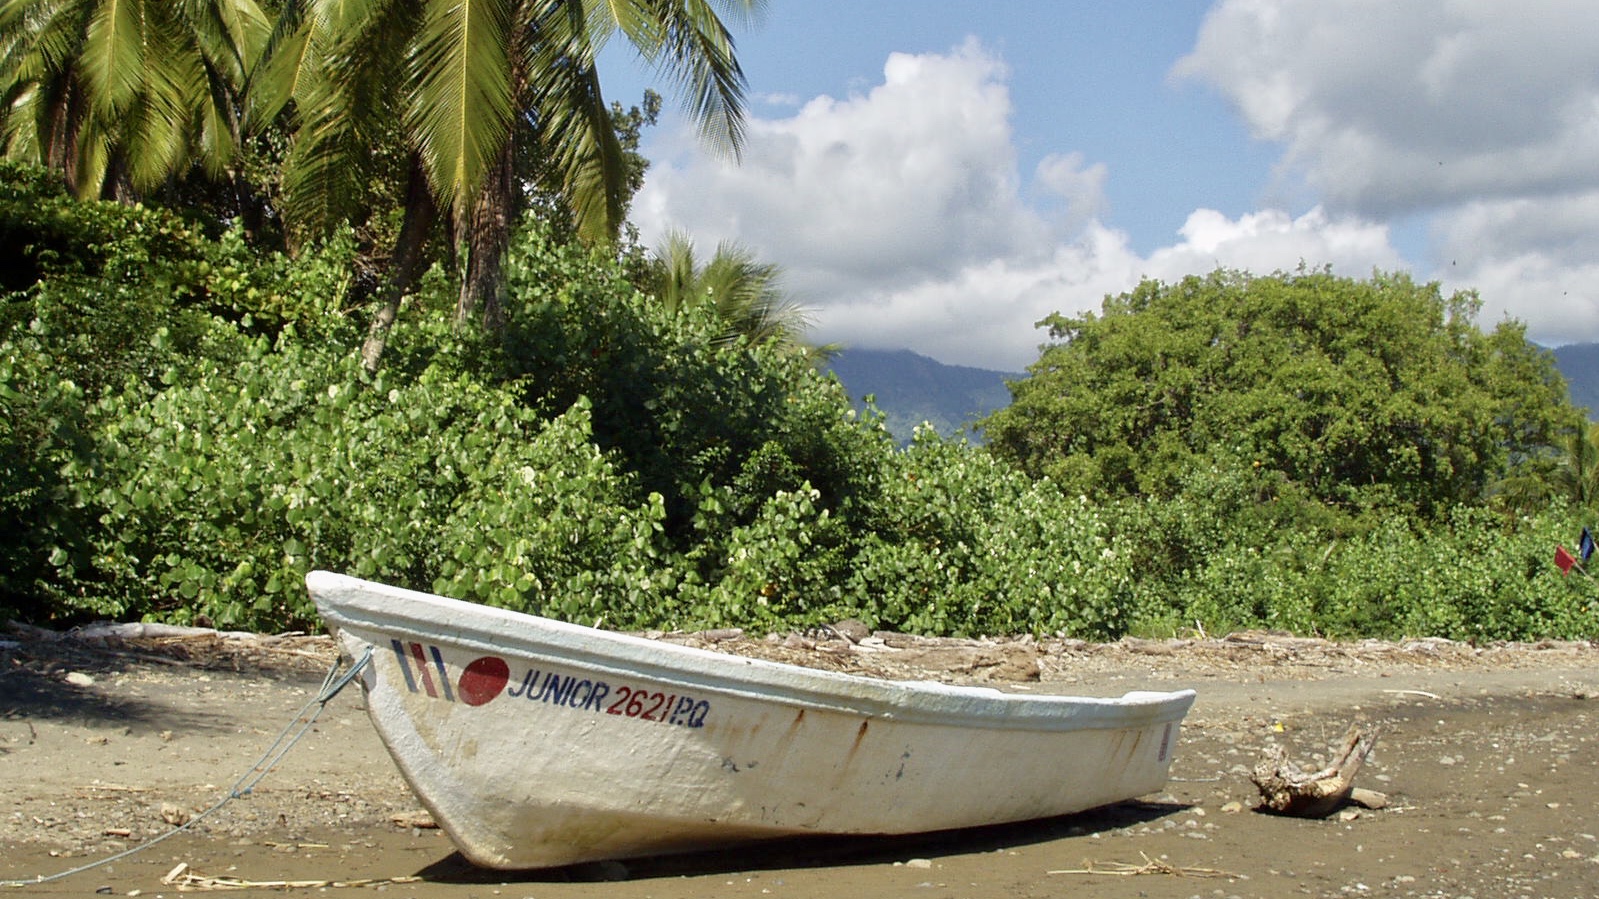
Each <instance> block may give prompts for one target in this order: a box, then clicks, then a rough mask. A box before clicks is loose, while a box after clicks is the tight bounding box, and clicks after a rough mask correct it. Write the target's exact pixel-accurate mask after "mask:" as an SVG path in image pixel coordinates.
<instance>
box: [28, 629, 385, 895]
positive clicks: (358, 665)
mask: <svg viewBox="0 0 1599 899" xmlns="http://www.w3.org/2000/svg"><path fill="white" fill-rule="evenodd" d="M371 661H372V647H370V646H368V647H367V648H366V652H365V653H363V654H362V655H361V658H359V659H357V660H355V662H354V663H352V664H351V665H350V667H349V668H348V669H347V670H341V669H342V668H343V664H344V662H343V659H338V660H335V661H334V663H333V666H332V667H331V668H329V669H328V673H327V676H326V677H324V678H323V679H322V687H321V689H319V690H318V691H317V693H316V695H315V696H314V697H312V698H311V700H310V701H308V702H307V703H306V704H305V705H303V706H301V707H300V710H299V711H298V712H296V713H295V716H294V718H293V719H292V720H291V721H290V722H289V723H288V724H287V725H286V726H285V727H284V728H283V730H281V731H279V732H278V736H277V739H275V740H273V741H272V745H271V746H269V747H267V750H266V752H263V753H262V754H261V757H260V758H258V759H256V761H255V764H253V765H251V766H250V770H249V771H246V772H245V773H244V774H243V775H242V776H240V777H239V779H238V780H237V781H235V782H234V784H233V786H232V788H230V789H229V790H228V792H227V793H225V794H224V795H223V796H222V798H221V799H219V800H217V802H216V804H214V805H212V806H211V807H210V808H208V809H206V810H205V811H203V812H200V813H199V814H197V815H195V816H194V817H193V818H190V819H189V820H187V821H185V822H183V823H182V824H180V825H178V826H177V827H174V828H172V829H171V830H169V831H167V832H166V833H163V834H161V835H159V836H157V837H154V838H152V839H150V840H147V841H145V842H143V843H140V844H139V845H137V846H134V847H133V848H131V849H124V850H123V851H121V852H118V853H117V854H115V855H111V856H108V857H106V858H102V859H99V860H98V861H93V862H90V863H89V864H86V865H79V866H78V867H76V868H72V869H71V870H67V871H62V872H60V873H57V874H51V875H48V876H46V875H40V876H39V877H37V878H35V879H33V880H0V887H23V886H30V885H32V884H39V883H51V882H53V881H57V880H61V879H63V878H66V877H71V876H73V875H75V874H82V873H83V872H85V871H92V870H94V869H95V868H99V867H101V866H104V865H109V864H111V863H112V862H117V861H121V860H122V859H125V858H127V857H129V856H131V855H136V854H138V853H140V852H143V851H145V850H146V849H149V848H150V847H152V846H155V845H157V844H159V843H162V842H165V841H166V840H168V839H171V838H172V837H175V836H177V835H178V834H180V833H183V832H185V831H187V830H189V829H190V828H192V827H194V826H195V825H196V824H199V823H200V822H201V821H204V820H205V819H206V818H208V817H210V816H211V815H213V814H215V813H216V812H218V811H221V810H222V808H223V807H224V806H226V805H227V804H228V803H230V802H232V801H233V800H235V799H239V798H241V797H244V796H248V795H250V793H251V791H253V790H254V789H255V785H256V784H258V783H260V782H261V780H262V778H264V777H266V776H267V774H268V773H269V772H271V771H272V769H273V768H275V767H277V764H278V763H279V762H281V761H283V757H284V756H286V755H288V754H289V750H291V749H293V748H294V746H295V744H297V743H299V742H300V740H301V738H303V737H304V736H305V735H306V734H307V733H309V732H310V730H311V726H312V725H314V724H316V721H317V719H318V718H320V717H321V716H322V712H323V711H325V710H326V709H327V706H328V703H329V702H331V701H332V700H333V697H335V696H337V695H339V692H340V691H342V690H343V689H344V688H345V687H347V686H349V685H350V682H351V681H353V680H355V678H356V676H357V675H359V674H360V673H361V669H363V668H365V667H366V666H367V664H368V663H369V662H371ZM313 707H314V708H313ZM307 715H309V717H307Z"/></svg>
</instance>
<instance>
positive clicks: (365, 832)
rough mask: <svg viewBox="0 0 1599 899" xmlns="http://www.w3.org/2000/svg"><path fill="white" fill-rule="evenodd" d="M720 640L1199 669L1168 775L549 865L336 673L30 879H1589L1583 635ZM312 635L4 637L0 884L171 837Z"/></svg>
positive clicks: (1270, 882)
mask: <svg viewBox="0 0 1599 899" xmlns="http://www.w3.org/2000/svg"><path fill="white" fill-rule="evenodd" d="M666 638H667V639H675V640H679V641H681V642H690V643H698V644H701V645H714V646H717V647H718V648H721V649H724V650H726V651H733V652H740V653H744V654H753V655H762V656H765V657H769V658H776V659H779V660H783V661H791V662H797V663H801V664H811V665H815V666H819V667H830V668H834V669H839V670H851V671H856V672H858V673H863V674H868V675H872V676H893V677H932V678H937V679H943V680H948V681H956V682H980V683H989V684H1001V685H1004V686H1007V687H1009V688H1013V689H1027V690H1038V691H1051V692H1067V693H1078V694H1085V695H1119V694H1120V693H1123V692H1125V691H1127V690H1132V689H1146V688H1150V689H1170V688H1178V687H1193V688H1194V689H1196V690H1198V692H1199V700H1198V702H1197V704H1196V705H1195V708H1194V711H1193V712H1192V713H1191V714H1190V716H1189V718H1188V720H1187V722H1186V724H1185V727H1184V731H1183V735H1182V740H1181V742H1180V745H1179V749H1178V752H1177V755H1176V761H1175V763H1174V765H1173V768H1172V780H1171V782H1170V783H1169V784H1168V787H1167V789H1166V790H1164V791H1162V792H1160V793H1157V794H1153V795H1150V796H1145V797H1140V798H1139V799H1137V800H1135V801H1130V802H1125V803H1120V804H1118V805H1114V806H1111V807H1108V808H1104V809H1099V810H1096V811H1093V812H1088V813H1084V814H1079V815H1072V816H1067V817H1063V818H1056V819H1050V820H1046V821H1035V822H1028V823H1024V824H1014V825H1006V826H1002V827H994V828H984V829H979V830H968V831H959V832H952V833H941V834H932V835H926V836H917V837H900V838H891V839H847V840H846V839H833V838H823V839H816V840H801V841H792V842H783V843H777V844H770V845H766V846H762V847H759V848H756V849H750V848H739V849H729V850H727V851H722V852H714V853H703V854H697V855H690V856H680V857H672V858H660V859H643V860H629V861H625V862H620V863H601V864H592V865H584V866H579V867H575V868H563V869H555V870H547V871H534V872H519V873H515V874H507V873H505V872H490V871H482V870H478V869H475V868H472V867H471V866H470V865H468V864H467V863H465V862H464V861H463V860H461V858H460V857H459V856H457V855H456V854H455V853H454V851H453V849H452V847H451V845H450V842H449V840H448V839H447V838H446V837H445V836H444V835H443V834H442V833H441V832H440V831H438V830H437V829H435V828H433V827H431V826H430V825H431V822H430V820H429V819H428V817H427V815H426V813H425V811H424V810H422V809H421V808H420V806H419V805H418V804H417V803H416V801H415V800H414V799H413V798H412V796H411V794H410V792H409V790H408V789H407V787H406V786H405V784H404V783H403V782H402V781H401V779H400V778H399V775H398V774H397V773H396V771H395V769H394V767H393V765H392V763H391V762H390V760H389V758H388V755H387V753H386V752H385V750H384V749H383V747H382V745H381V744H380V743H379V741H378V739H377V737H376V735H375V734H374V733H373V731H372V729H371V727H370V725H369V724H368V722H367V720H366V716H365V713H364V711H363V709H362V697H361V695H360V692H359V690H358V689H357V688H356V687H351V688H349V689H347V690H345V691H343V692H342V693H340V694H339V695H338V696H337V697H335V698H334V699H333V700H332V701H331V702H329V703H328V705H327V708H326V709H325V710H324V711H323V712H322V715H321V717H320V718H319V719H318V721H317V723H316V725H315V726H314V727H313V728H312V729H311V730H310V731H309V732H308V733H307V734H306V735H305V737H304V738H303V739H302V740H301V741H300V742H299V743H297V744H296V745H294V746H293V748H292V749H290V750H289V752H288V753H287V755H286V756H284V758H283V760H282V762H281V763H280V764H279V765H277V767H276V768H275V769H274V770H272V771H271V772H270V773H269V774H268V775H267V776H266V777H265V778H263V779H262V780H261V781H260V782H259V784H258V785H256V786H255V788H254V789H253V790H252V791H251V792H250V793H249V794H248V795H244V796H241V797H239V798H237V799H234V800H232V801H229V802H227V803H226V804H225V805H223V807H222V808H220V809H218V810H216V811H214V812H211V813H210V814H208V815H205V816H204V817H203V819H202V820H200V821H199V822H198V823H197V824H193V825H190V826H189V828H188V829H186V830H183V831H182V832H181V833H179V834H177V835H175V836H172V837H170V838H168V839H165V840H164V841H163V842H161V843H159V844H158V845H156V846H154V847H152V848H150V849H147V850H145V851H143V852H141V853H139V854H137V855H134V856H131V857H128V858H125V859H121V860H118V861H115V862H113V863H111V864H109V865H105V866H101V867H96V868H93V869H91V870H88V871H84V872H82V873H78V874H73V875H71V876H69V877H65V878H62V879H59V880H54V881H51V882H48V883H34V884H31V885H28V886H25V887H16V888H14V889H15V890H16V892H17V894H18V895H26V894H30V893H31V894H40V895H52V896H66V895H72V896H82V895H88V894H95V893H99V894H109V895H123V896H165V895H169V894H173V893H176V892H180V891H220V890H222V889H224V888H240V889H242V890H243V891H244V892H246V893H266V892H273V893H282V892H284V891H285V890H288V891H291V892H298V893H307V894H308V893H312V892H317V893H326V892H337V891H343V892H351V891H363V890H371V891H377V892H382V893H384V894H386V895H388V896H394V897H437V899H446V897H450V899H454V897H462V899H464V897H485V899H486V897H499V896H503V897H512V899H527V897H537V899H546V897H550V899H560V897H599V896H605V897H623V899H627V897H659V899H670V897H690V896H708V895H714V896H718V897H729V899H731V897H746V896H748V897H764V896H774V897H782V896H791V897H800V899H805V897H828V899H832V897H836V896H852V895H863V896H864V895H870V896H885V897H887V896H908V897H927V899H933V897H1034V896H1037V897H1044V896H1061V895H1072V896H1080V897H1112V896H1115V897H1126V896H1149V897H1191V896H1198V897H1229V896H1238V897H1248V896H1296V895H1303V896H1358V895H1375V896H1437V897H1444V896H1448V897H1462V896H1477V897H1490V896H1492V897H1501V896H1550V897H1566V896H1570V897H1577V896H1585V897H1586V896H1592V895H1594V893H1595V890H1596V888H1599V810H1596V807H1595V803H1594V802H1593V799H1592V794H1591V793H1590V792H1589V789H1590V787H1591V785H1592V783H1593V781H1594V771H1595V770H1596V769H1599V736H1596V729H1599V705H1596V702H1595V698H1596V697H1599V649H1595V648H1594V647H1593V646H1592V645H1590V644H1587V643H1550V644H1537V645H1512V646H1487V647H1473V646H1468V645H1465V644H1458V643H1449V642H1445V641H1412V642H1403V643H1379V642H1362V643H1355V644H1345V643H1332V642H1328V641H1321V640H1311V639H1298V638H1291V637H1285V636H1281V635H1271V634H1248V635H1235V636H1233V637H1230V638H1225V639H1210V638H1206V639H1194V640H1171V641H1148V640H1131V639H1130V640H1124V641H1122V642H1120V643H1116V644H1109V645H1092V644H1083V643H1077V642H1072V641H1043V642H1034V641H1031V640H1001V641H934V640H917V639H914V638H896V637H894V636H893V635H886V637H885V636H884V635H880V636H879V637H878V638H870V639H867V640H866V641H864V642H863V643H862V644H861V645H851V644H850V643H849V642H848V641H842V640H838V639H833V638H832V635H821V636H818V635H810V636H791V637H788V638H786V639H783V640H752V639H749V638H745V637H742V636H739V635H736V634H712V635H677V636H668V637H666ZM333 658H334V655H333V648H332V643H331V641H330V640H328V639H326V638H323V637H315V636H287V637H249V636H244V635H232V636H230V635H218V634H211V635H206V634H200V635H194V634H189V635H184V636H179V637H153V638H129V637H125V636H117V637H99V638H85V637H84V636H82V635H77V636H71V635H60V634H49V633H45V632H38V631H31V630H26V629H24V630H19V631H17V632H16V633H13V634H10V635H6V636H4V637H0V772H3V777H0V879H10V880H34V879H36V878H38V877H40V876H48V875H53V874H56V873H58V872H62V871H67V870H71V869H73V868H76V867H78V866H80V865H83V864H86V863H89V862H92V861H94V860H96V859H99V858H103V857H106V856H109V855H112V854H115V853H117V852H119V851H122V850H124V849H126V848H129V847H131V846H134V845H137V844H140V843H142V842H144V841H146V840H149V839H152V838H155V837H157V836H160V835H162V834H166V833H169V832H171V831H173V830H174V828H175V827H178V826H180V825H182V824H183V823H184V822H186V821H188V820H190V819H192V818H193V817H195V816H196V815H200V814H202V813H204V812H205V811H206V810H207V809H210V808H212V807H213V806H214V805H216V804H217V803H218V802H219V801H220V800H221V799H222V798H223V797H225V796H226V795H227V794H228V792H229V791H230V789H231V788H232V787H233V786H234V785H235V784H236V783H238V782H239V781H240V778H241V777H243V776H245V775H246V774H247V773H248V772H249V771H250V769H251V767H252V765H255V764H256V763H257V762H258V761H259V759H260V758H261V757H262V754H263V753H264V752H266V751H267V749H268V748H269V745H270V744H271V743H272V741H273V739H274V737H276V736H277V735H278V734H279V732H280V731H281V730H282V729H283V728H284V727H285V726H286V725H288V724H289V723H290V722H291V721H293V720H294V719H295V716H296V713H297V712H298V711H299V710H300V709H301V708H302V707H303V706H304V705H305V703H306V702H307V701H308V700H309V699H311V698H312V697H313V696H315V694H316V692H317V690H318V688H319V686H320V685H321V682H322V678H323V674H324V673H325V671H326V670H327V667H328V666H329V665H330V664H331V663H332V661H333ZM1351 724H1359V725H1361V726H1362V727H1365V728H1377V729H1379V730H1380V737H1379V739H1378V744H1377V747H1376V750H1375V752H1374V753H1373V754H1372V756H1371V758H1370V759H1369V761H1368V762H1367V765H1366V767H1365V769H1364V770H1363V771H1362V772H1361V775H1360V780H1359V784H1360V786H1362V787H1367V788H1370V789H1373V790H1379V791H1382V792H1384V793H1386V794H1388V796H1389V799H1390V802H1389V804H1388V806H1387V807H1386V808H1383V809H1380V810H1371V809H1364V808H1360V807H1355V806H1351V807H1348V808H1345V809H1344V810H1343V811H1341V812H1340V813H1338V814H1336V815H1334V816H1332V817H1330V818H1326V819H1320V820H1304V819H1296V818H1285V817H1280V816H1276V815H1270V814H1265V813H1262V812H1260V811H1257V810H1256V806H1257V805H1258V802H1259V793H1258V791H1257V790H1256V788H1255V786H1254V785H1253V783H1252V782H1251V781H1250V778H1249V772H1250V770H1251V769H1252V768H1253V767H1254V766H1255V764H1257V763H1258V762H1260V761H1261V760H1262V759H1264V758H1266V757H1267V755H1268V753H1269V752H1270V749H1271V747H1273V746H1277V745H1281V746H1283V747H1285V748H1287V749H1288V750H1289V752H1290V755H1291V756H1292V757H1293V758H1295V759H1296V760H1299V761H1301V762H1302V763H1304V764H1306V765H1314V764H1316V763H1318V761H1321V760H1324V758H1325V754H1326V753H1327V752H1328V751H1329V750H1330V749H1332V748H1333V747H1334V746H1335V745H1336V744H1337V743H1338V742H1339V739H1340V738H1341V737H1342V735H1343V733H1344V731H1345V729H1346V728H1347V727H1348V726H1349V725H1351Z"/></svg>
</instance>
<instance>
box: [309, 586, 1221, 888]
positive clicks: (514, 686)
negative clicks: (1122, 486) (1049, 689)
mask: <svg viewBox="0 0 1599 899" xmlns="http://www.w3.org/2000/svg"><path fill="white" fill-rule="evenodd" d="M307 584H308V586H309V588H310V591H311V595H312V597H313V599H314V600H315V601H316V603H317V606H318V608H319V609H320V610H321V612H322V614H323V616H324V619H325V620H326V621H327V623H328V624H329V626H330V627H331V628H332V629H333V630H334V631H335V633H336V634H337V636H338V638H339V640H340V641H341V643H342V646H343V648H344V650H345V651H346V652H348V653H350V654H352V655H357V656H358V655H360V654H363V653H364V652H365V651H366V650H367V648H368V647H370V648H371V650H372V653H373V655H372V661H371V663H370V664H369V665H367V666H366V668H365V669H364V670H363V671H362V675H361V679H362V685H363V687H364V688H365V690H366V693H367V700H368V712H369V714H370V716H371V718H372V721H373V724H374V725H375V727H376V728H377V730H378V732H379V735H380V736H381V737H382V739H383V742H384V744H385V745H386V746H387V747H388V749H389V752H390V754H391V755H392V756H393V757H394V760H395V762H396V764H397V765H398V767H399V769H400V771H401V773H402V774H403V775H404V777H405V779H406V781H407V782H408V783H409V784H410V785H411V787H412V789H413V790H414V791H415V792H416V794H417V796H418V798H419V799H421V801H422V803H423V804H424V805H425V806H427V808H428V809H429V810H430V811H431V812H432V813H433V815H434V818H435V819H436V820H437V821H438V823H439V825H440V826H441V827H442V828H444V830H445V831H446V832H447V833H448V834H449V836H450V837H451V839H452V840H453V841H454V842H455V844H456V846H457V848H459V849H460V851H461V853H462V854H463V855H465V856H466V857H467V858H468V859H470V860H471V861H472V862H474V863H476V864H479V865H483V866H486V867H492V868H504V869H522V868H537V867H548V866H554V865H564V864H571V863H575V862H582V861H592V860H598V859H608V858H626V857H635V856H641V855H656V854H663V853H670V852H682V851H691V850H697V849H707V848H722V847H726V846H728V845H733V844H737V843H740V842H745V841H753V840H760V839H769V838H775V837H784V836H793V835H799V834H896V833H911V832H923V831H934V830H945V829H951V828H959V827H971V826H978V825H985V824H997V823H1002V822H1009V821H1020V820H1027V819H1032V818H1041V817H1047V816H1053V815H1061V814H1066V813H1069V812H1075V811H1081V810H1083V809H1088V808H1093V807H1096V806H1100V805H1104V804H1107V803H1111V802H1116V801H1120V800H1123V799H1127V798H1131V797H1134V796H1139V795H1142V794H1145V793H1149V792H1153V791H1155V790H1158V789H1160V788H1161V787H1162V786H1163V785H1164V784H1165V782H1166V778H1167V771H1168V769H1169V767H1170V764H1171V758H1172V750H1173V748H1174V746H1175V743H1176V740H1177V737H1178V729H1179V725H1180V722H1181V720H1182V718H1183V716H1184V714H1186V712H1187V711H1188V709H1189V707H1190V706H1191V705H1192V703H1193V699H1194V694H1193V692H1192V691H1179V692H1175V693H1130V694H1127V695H1126V696H1123V697H1119V698H1110V699H1099V698H1083V697H1064V696H1040V695H1034V694H1025V695H1023V694H1010V693H1001V692H1000V691H997V690H992V689H988V688H982V687H957V686H950V685H945V684H935V683H920V682H918V683H907V682H896V681H881V680H874V679H869V678H861V677H853V676H849V675H842V674H836V673H833V672H825V671H816V670H812V669H807V668H800V667H796V666H790V665H781V664H777V663H773V662H767V661H763V660H758V659H747V658H742V657H737V656H729V655H723V654H719V653H713V652H707V651H704V650H698V649H693V648H689V647H683V646H676V645H673V644H667V643H661V642H659V641H650V640H644V639H640V638H636V637H630V636H627V635H622V634H614V633H608V632H603V631H597V630H593V629H590V628H584V627H579V626H575V625H570V624H565V623H562V622H556V621H550V620H548V619H542V618H537V617H534V616H528V615H521V614H518V613H514V612H508V611H505V610H501V609H493V608H489V607H486V606H480V605H475V604H471V603H463V602H458V601H456V600H451V599H445V598H442V597H436V596H431V595H429V594H423V593H416V592H413V591H408V590H402V589H399V588H395V587H390V586H386V585H382V584H375V583H371V582H367V581H361V580H357V579H355V578H349V577H345V576H342V575H336V574H330V573H327V572H313V573H312V574H311V575H310V576H309V577H308V578H307Z"/></svg>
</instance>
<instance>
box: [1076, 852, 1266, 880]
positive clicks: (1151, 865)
mask: <svg viewBox="0 0 1599 899" xmlns="http://www.w3.org/2000/svg"><path fill="white" fill-rule="evenodd" d="M1138 854H1139V855H1140V856H1142V857H1143V859H1144V863H1143V864H1141V865H1133V864H1128V863H1126V862H1094V861H1084V862H1083V867H1081V868H1060V869H1057V870H1054V871H1050V872H1049V873H1051V874H1101V875H1105V876H1109V877H1137V876H1139V875H1144V874H1167V875H1171V876H1173V877H1237V876H1238V875H1237V874H1233V873H1232V872H1230V871H1222V870H1220V869H1217V868H1191V867H1185V866H1181V865H1174V864H1172V863H1170V862H1168V861H1165V860H1157V859H1152V858H1150V857H1149V855H1148V854H1146V853H1143V852H1140V853H1138Z"/></svg>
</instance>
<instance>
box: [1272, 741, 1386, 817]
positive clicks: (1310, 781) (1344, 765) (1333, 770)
mask: <svg viewBox="0 0 1599 899" xmlns="http://www.w3.org/2000/svg"><path fill="white" fill-rule="evenodd" d="M1376 745H1377V732H1376V731H1371V732H1369V733H1363V732H1362V731H1361V729H1360V728H1359V726H1357V725H1353V724H1351V725H1350V726H1349V730H1348V731H1347V732H1346V733H1345V734H1344V743H1343V747H1342V748H1341V749H1340V750H1338V753H1337V755H1336V756H1335V757H1334V759H1333V763H1332V764H1331V765H1329V766H1327V767H1326V768H1323V769H1321V770H1320V771H1310V772H1307V771H1305V770H1304V769H1302V768H1300V767H1299V766H1298V765H1296V764H1294V762H1292V761H1291V760H1289V758H1288V751H1287V750H1285V749H1283V748H1282V747H1281V746H1274V747H1272V750H1271V755H1270V756H1269V757H1268V758H1267V759H1266V760H1265V761H1263V762H1261V763H1260V764H1259V765H1256V766H1255V771H1254V773H1253V774H1252V775H1250V779H1251V780H1253V781H1254V782H1255V786H1256V787H1258V788H1259V789H1260V796H1261V799H1262V800H1263V802H1264V805H1265V807H1266V808H1268V809H1270V810H1271V811H1274V812H1277V813H1279V814H1283V815H1293V816H1295V817H1300V818H1325V817H1327V816H1328V815H1330V814H1332V813H1333V812H1336V811H1338V810H1339V809H1340V808H1342V807H1343V806H1344V804H1345V803H1347V802H1349V801H1350V800H1351V799H1354V800H1355V801H1358V802H1360V803H1361V804H1362V805H1365V806H1368V807H1372V808H1378V807H1381V806H1382V805H1386V804H1387V801H1388V797H1387V796H1385V795H1383V794H1382V793H1378V792H1375V791H1373V790H1360V791H1358V793H1359V795H1356V794H1357V791H1356V789H1355V775H1356V774H1358V773H1359V772H1360V766H1361V765H1362V764H1364V763H1365V761H1366V756H1368V755H1370V754H1371V750H1372V748H1373V747H1375V746H1376Z"/></svg>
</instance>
